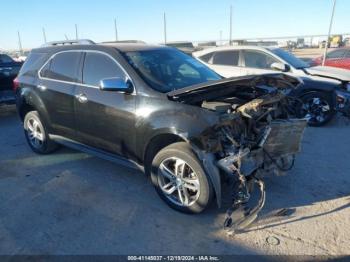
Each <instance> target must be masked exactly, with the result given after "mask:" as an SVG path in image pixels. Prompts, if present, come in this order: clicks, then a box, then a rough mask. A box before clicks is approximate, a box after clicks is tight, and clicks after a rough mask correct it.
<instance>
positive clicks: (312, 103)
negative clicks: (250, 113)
mask: <svg viewBox="0 0 350 262" xmlns="http://www.w3.org/2000/svg"><path fill="white" fill-rule="evenodd" d="M192 56H193V57H195V58H197V59H198V60H199V61H201V62H202V63H204V64H205V65H207V66H208V67H210V68H211V69H213V70H214V71H216V72H217V73H218V74H219V75H221V76H223V77H238V76H245V75H260V74H267V73H276V72H283V73H285V74H288V75H291V76H294V77H297V78H299V79H300V80H301V81H302V83H303V85H302V86H301V87H300V88H299V90H298V91H296V92H295V93H294V94H293V96H295V97H297V98H299V99H300V100H301V101H302V102H303V103H302V107H301V108H302V109H301V110H302V112H301V114H302V115H303V116H304V117H306V118H307V119H309V124H310V125H314V126H321V125H324V124H325V123H327V122H328V121H330V119H331V118H332V116H333V115H334V112H335V110H337V109H338V108H344V107H345V105H347V104H350V100H349V99H350V98H349V99H348V98H346V99H345V98H344V99H343V96H346V97H348V94H350V93H349V91H350V84H349V82H350V70H345V69H340V68H334V67H327V66H315V67H310V65H309V64H307V63H306V62H304V61H303V60H301V59H299V58H297V57H295V56H294V55H293V54H291V53H289V52H287V51H285V50H283V49H281V48H278V47H261V46H222V47H215V48H208V49H204V50H201V51H198V52H194V53H193V54H192ZM338 89H339V90H341V92H342V93H341V94H340V95H341V96H342V101H344V102H342V103H343V104H340V105H338V104H336V103H337V102H338V97H337V98H336V97H335V96H336V93H337V95H338V92H337V91H336V90H338ZM344 92H345V93H344ZM348 100H349V101H348ZM336 101H337V102H336Z"/></svg>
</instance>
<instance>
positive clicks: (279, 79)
mask: <svg viewBox="0 0 350 262" xmlns="http://www.w3.org/2000/svg"><path fill="white" fill-rule="evenodd" d="M300 83H301V81H300V79H298V78H295V77H292V76H289V75H286V74H281V73H277V74H263V75H250V76H242V77H231V78H226V79H221V80H217V81H209V82H205V83H201V84H197V85H193V86H188V87H185V88H181V89H178V90H174V91H171V92H168V93H167V96H168V98H169V99H171V100H174V101H179V102H184V101H186V100H189V99H194V100H197V99H198V98H201V99H204V98H205V97H207V98H208V97H209V96H211V94H212V95H217V94H218V93H220V92H234V91H235V90H236V89H238V88H241V87H243V86H246V87H255V86H257V85H266V86H269V87H271V88H276V89H278V88H284V89H288V88H295V87H297V86H298V85H299V84H300Z"/></svg>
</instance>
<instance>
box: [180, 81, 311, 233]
mask: <svg viewBox="0 0 350 262" xmlns="http://www.w3.org/2000/svg"><path fill="white" fill-rule="evenodd" d="M294 81H295V79H290V78H286V76H284V75H278V76H260V77H255V78H249V79H243V81H242V80H241V81H237V80H235V81H234V82H231V83H228V82H225V83H223V84H222V83H219V84H217V85H214V86H213V90H210V89H209V90H208V89H206V92H205V93H203V92H202V91H203V90H202V89H198V88H197V89H196V90H195V91H197V92H189V93H187V96H181V95H179V96H178V99H179V100H181V101H182V102H185V103H192V104H197V105H199V104H200V106H201V107H202V108H205V109H208V110H211V111H216V112H217V113H219V114H220V121H219V123H218V124H216V125H215V126H212V127H210V128H208V129H207V130H206V131H205V132H203V133H202V134H201V136H200V137H197V138H195V139H194V140H193V144H197V145H199V144H200V146H199V147H200V148H202V150H201V151H202V152H199V153H198V154H199V157H200V158H201V159H202V160H203V165H204V167H205V169H206V171H207V172H208V173H209V174H210V173H212V172H214V168H213V166H210V162H209V161H208V159H209V158H208V157H206V158H205V157H204V156H205V155H211V159H212V162H213V165H215V167H217V168H218V169H219V170H220V171H221V173H222V174H223V175H225V177H226V179H225V180H226V181H229V186H230V188H231V192H232V195H231V201H232V202H231V203H232V204H231V206H230V208H229V209H228V210H227V214H226V220H225V222H224V226H225V228H226V229H228V230H229V231H231V232H235V231H239V230H241V229H243V228H244V227H246V226H248V225H249V224H250V223H252V222H253V221H254V220H255V219H256V218H257V215H258V213H259V212H260V211H261V209H262V208H263V206H264V203H265V185H264V182H263V180H262V178H263V177H264V176H266V175H282V174H284V173H285V172H287V171H288V170H290V169H291V168H292V167H293V165H294V158H295V154H297V153H298V152H300V145H301V140H302V137H303V132H304V129H305V127H306V124H307V122H306V120H304V119H296V118H295V113H294V111H293V108H291V104H292V101H291V100H290V98H289V97H288V91H286V90H288V89H290V88H295V86H297V85H298V83H297V82H294ZM223 86H224V89H222V88H223ZM230 88H231V91H230ZM211 91H213V92H211ZM213 184H214V187H215V183H213ZM257 191H258V195H259V197H258V200H257V201H255V202H257V203H256V204H255V205H253V206H252V205H251V203H250V202H251V201H250V200H251V196H252V194H253V193H254V195H256V194H257ZM220 194H221V192H220ZM217 196H218V194H217Z"/></svg>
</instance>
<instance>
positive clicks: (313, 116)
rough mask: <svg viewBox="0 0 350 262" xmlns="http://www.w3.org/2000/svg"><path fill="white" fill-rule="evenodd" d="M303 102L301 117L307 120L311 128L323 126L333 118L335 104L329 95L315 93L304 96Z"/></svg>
mask: <svg viewBox="0 0 350 262" xmlns="http://www.w3.org/2000/svg"><path fill="white" fill-rule="evenodd" d="M301 100H302V105H301V109H300V114H301V117H304V118H306V119H307V121H308V124H309V125H310V126H323V125H325V124H326V123H328V122H329V121H330V120H331V119H332V118H333V116H334V109H333V102H332V99H331V97H330V96H329V95H327V94H325V93H321V92H313V93H310V94H306V95H304V96H303V97H301Z"/></svg>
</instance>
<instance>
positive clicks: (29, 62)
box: [19, 53, 46, 77]
mask: <svg viewBox="0 0 350 262" xmlns="http://www.w3.org/2000/svg"><path fill="white" fill-rule="evenodd" d="M45 57H46V54H45V53H30V54H29V55H28V57H27V59H26V61H25V62H24V64H23V66H22V67H21V70H20V71H19V75H24V76H33V77H34V76H37V73H38V71H39V69H40V67H41V66H42V65H43V63H45Z"/></svg>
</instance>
